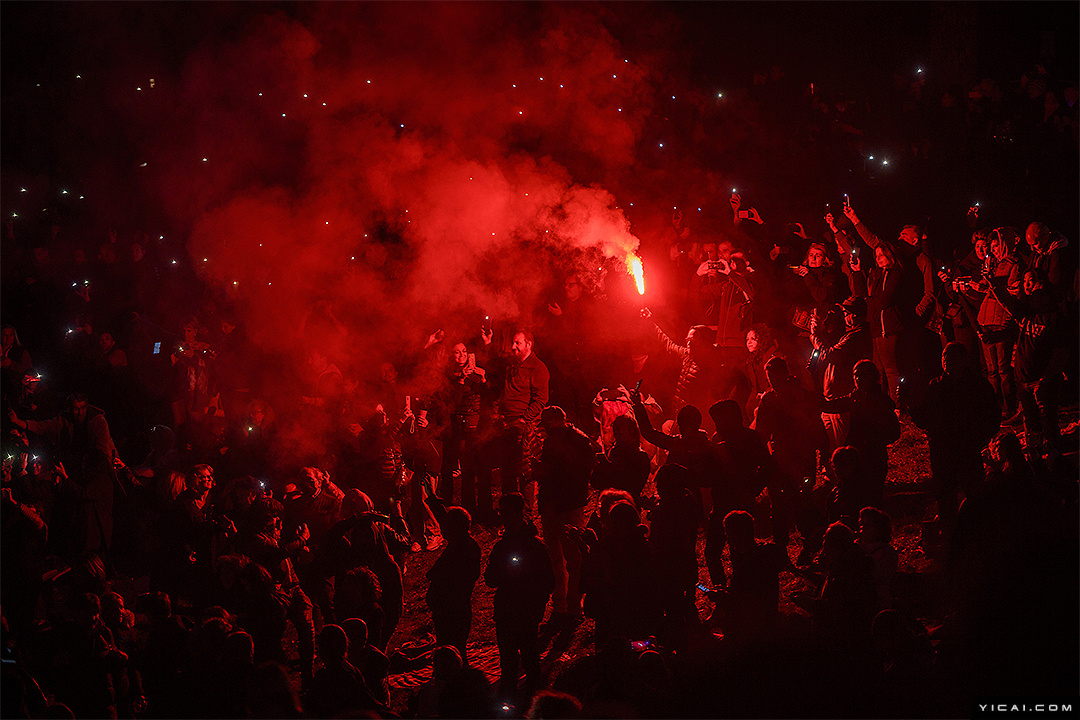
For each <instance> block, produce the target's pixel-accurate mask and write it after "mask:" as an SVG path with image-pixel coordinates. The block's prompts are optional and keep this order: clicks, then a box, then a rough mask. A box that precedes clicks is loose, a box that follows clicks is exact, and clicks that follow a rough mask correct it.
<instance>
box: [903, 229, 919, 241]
mask: <svg viewBox="0 0 1080 720" xmlns="http://www.w3.org/2000/svg"><path fill="white" fill-rule="evenodd" d="M899 239H900V242H903V243H907V244H908V245H918V244H919V234H918V233H917V232H915V228H909V227H906V228H904V229H903V230H901V231H900V238H899Z"/></svg>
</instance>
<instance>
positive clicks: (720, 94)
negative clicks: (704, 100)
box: [716, 93, 724, 98]
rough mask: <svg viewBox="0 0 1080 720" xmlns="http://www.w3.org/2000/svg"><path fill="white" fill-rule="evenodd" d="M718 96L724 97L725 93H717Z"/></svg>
mask: <svg viewBox="0 0 1080 720" xmlns="http://www.w3.org/2000/svg"><path fill="white" fill-rule="evenodd" d="M716 97H718V98H722V97H724V93H716Z"/></svg>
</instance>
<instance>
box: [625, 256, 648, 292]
mask: <svg viewBox="0 0 1080 720" xmlns="http://www.w3.org/2000/svg"><path fill="white" fill-rule="evenodd" d="M626 269H627V270H629V271H630V274H631V275H633V276H634V284H635V285H637V291H638V295H644V294H645V271H644V269H643V268H642V267H641V258H639V257H638V256H637V255H634V254H633V253H630V254H629V255H627V256H626Z"/></svg>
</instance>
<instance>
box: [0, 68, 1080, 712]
mask: <svg viewBox="0 0 1080 720" xmlns="http://www.w3.org/2000/svg"><path fill="white" fill-rule="evenodd" d="M781 77H782V73H780V75H776V73H773V76H772V78H771V82H778V81H779V79H780V78H781ZM755 84H756V85H761V86H762V88H761V93H763V94H764V95H765V96H766V97H764V98H761V99H760V101H761V102H762V103H763V104H764V105H765V106H767V105H768V93H769V87H770V85H769V83H768V82H767V81H766V79H765V78H764V77H762V79H761V82H760V83H755ZM902 86H903V88H904V92H906V93H908V94H909V95H911V96H912V98H913V99H912V98H909V99H910V100H911V103H914V105H912V107H911V108H908V110H910V112H909V113H907V115H908V116H911V117H914V116H915V115H917V113H916V112H915V109H914V108H915V107H916V106H917V105H918V103H917V101H918V100H919V98H920V97H921V95H920V89H921V87H922V85H921V84H920V81H916V82H915V83H914V84H910V85H909V84H908V83H905V82H900V81H899V80H898V85H897V87H898V88H901V87H902ZM1023 87H1024V88H1026V89H1027V92H1028V93H1029V94H1030V99H1031V100H1032V103H1035V102H1036V101H1037V100H1038V101H1041V102H1042V103H1043V106H1044V107H1045V109H1046V113H1045V116H1044V117H1043V118H1042V121H1041V125H1039V123H1035V124H1036V125H1039V126H1040V127H1043V129H1044V130H1045V134H1050V135H1052V136H1053V139H1054V141H1055V143H1056V142H1058V141H1062V142H1065V143H1066V144H1067V141H1068V140H1069V139H1070V138H1071V140H1072V143H1073V144H1074V145H1075V141H1076V128H1077V124H1076V110H1075V96H1076V91H1075V87H1068V88H1066V89H1065V92H1064V96H1063V99H1064V100H1065V101H1066V103H1067V104H1068V109H1067V108H1065V107H1063V106H1062V105H1061V102H1060V99H1058V98H1057V97H1056V95H1052V94H1051V93H1047V92H1046V83H1045V81H1042V82H1041V84H1040V77H1039V76H1035V77H1032V78H1027V79H1025V83H1024V86H1023ZM955 90H956V89H950V90H949V91H948V92H947V93H945V94H943V95H942V97H941V111H942V113H944V114H946V115H949V114H950V113H951V112H952V108H954V107H955V106H956V105H957V104H962V102H963V101H962V99H961V98H960V97H959V95H958V94H957V92H956V91H955ZM755 92H756V90H755ZM976 93H978V94H976ZM999 95H1000V91H998V90H997V89H996V87H995V86H993V84H992V83H991V84H987V83H983V85H982V86H980V88H979V89H978V90H972V91H971V92H969V93H968V105H969V108H968V112H969V113H974V114H979V113H983V112H984V111H985V112H990V111H991V110H994V109H998V108H999V107H1000V102H999V101H1000V97H999ZM995 98H996V99H995ZM814 107H815V109H817V110H819V111H820V113H821V117H820V118H818V121H820V122H817V124H818V125H820V124H821V123H824V118H826V116H827V115H828V114H829V113H830V112H833V110H835V113H840V114H843V113H847V112H848V111H849V108H848V107H847V105H844V104H838V105H836V106H835V107H834V108H833V110H830V108H829V106H828V104H826V103H820V106H819V105H818V103H817V102H815V104H814ZM905 107H907V105H905ZM1031 107H1035V105H1031ZM980 108H982V110H980ZM766 109H767V108H766ZM995 112H996V110H995ZM988 117H989V116H988ZM1032 117H1034V116H1032ZM909 119H910V118H909ZM986 122H987V124H986V128H990V127H991V125H992V123H991V121H990V120H987V121H986ZM1033 122H1034V121H1033ZM811 125H814V123H812V124H811ZM826 125H829V124H828V123H826ZM823 127H824V126H823ZM829 127H832V129H833V132H834V133H839V132H842V133H847V134H848V135H851V136H853V137H854V136H856V135H857V134H859V133H858V131H857V130H856V129H855V128H853V127H852V126H851V124H849V123H848V122H846V121H845V120H844V118H839V119H834V120H833V121H832V122H831V125H829ZM994 127H997V126H996V125H995V126H994ZM999 129H1000V128H999ZM1006 130H1007V128H1006ZM815 132H817V133H821V132H824V130H823V129H822V128H821V127H819V128H818V129H817V130H816V131H815ZM905 132H907V131H905ZM988 132H989V130H988ZM1002 132H1005V130H1002ZM911 146H912V148H913V150H912V151H913V153H914V154H915V155H916V156H918V155H919V154H920V153H922V154H924V155H925V148H924V147H923V144H922V142H921V141H920V140H919V138H918V137H914V136H912V140H911ZM729 204H730V207H731V220H730V224H728V223H727V222H726V220H725V222H724V224H723V227H722V229H721V230H719V231H718V232H717V233H715V234H708V233H705V232H702V230H701V229H700V228H689V227H687V225H686V224H685V223H684V219H683V217H682V214H681V213H680V212H678V211H676V212H675V214H674V215H673V216H672V218H671V230H670V232H669V234H668V235H667V236H665V237H663V238H649V239H648V242H647V246H643V247H642V249H641V254H642V257H643V258H644V262H645V273H646V278H647V283H648V284H649V287H650V294H649V296H648V298H649V302H648V304H649V306H650V307H648V308H646V307H643V306H641V305H640V304H635V302H629V303H628V302H627V301H626V300H625V298H622V297H620V295H619V293H618V291H617V287H616V283H614V282H611V283H610V286H609V287H604V286H603V285H602V284H601V285H598V284H597V283H596V281H595V278H592V277H587V276H586V275H585V274H584V273H583V272H579V271H577V270H575V269H570V270H568V271H567V272H566V273H565V274H564V275H563V276H562V277H560V278H558V281H557V282H556V283H555V285H554V287H553V288H552V290H551V293H550V295H549V296H547V297H544V298H542V299H541V300H540V302H539V303H538V305H537V307H536V308H535V309H534V311H532V312H526V313H524V314H523V315H522V316H520V317H515V318H495V319H494V321H493V320H492V319H490V318H485V320H484V322H483V323H481V324H480V326H478V327H471V326H470V322H471V321H468V320H466V319H463V318H452V317H447V318H445V323H444V324H443V326H442V327H440V328H434V329H433V331H431V332H430V334H429V335H427V336H426V338H425V337H421V338H419V340H418V341H417V342H416V343H415V346H414V347H405V348H379V349H378V351H379V352H382V358H381V362H379V363H375V364H371V363H364V364H363V366H361V364H360V363H356V362H354V360H353V358H351V357H350V356H349V354H348V352H347V351H345V352H343V348H348V347H349V346H350V343H351V342H353V340H354V339H355V338H356V337H357V336H360V337H362V332H360V331H359V330H358V329H357V328H355V327H349V326H348V321H347V319H346V320H345V321H343V320H342V319H340V318H339V313H338V312H336V311H335V306H334V304H333V303H332V302H329V301H327V300H322V301H319V302H316V303H313V304H312V307H311V308H310V310H309V313H308V315H307V317H306V318H305V322H304V327H303V328H302V329H301V331H300V333H299V337H298V338H297V342H296V343H295V344H294V345H292V346H288V347H286V345H285V344H284V343H283V345H282V347H281V348H280V350H281V352H279V353H275V352H272V351H271V350H269V349H267V348H264V347H259V346H258V345H256V344H255V343H254V342H252V341H251V340H250V339H249V338H248V337H247V335H246V328H245V327H244V321H243V318H242V315H240V314H239V312H238V311H237V310H236V309H235V307H233V306H232V305H231V304H230V302H229V298H228V296H226V295H224V294H218V293H215V292H213V291H211V290H209V289H208V288H206V287H205V286H204V285H203V284H202V283H201V282H200V281H198V280H197V278H196V277H195V276H194V275H193V274H190V273H187V272H186V271H184V272H179V271H176V270H177V269H176V268H175V267H174V266H175V265H176V263H177V260H175V259H172V258H171V257H170V254H169V253H166V252H165V246H164V245H163V244H162V243H160V242H157V241H155V240H153V239H152V238H150V237H149V236H146V235H141V236H139V237H136V238H134V239H133V240H131V241H125V240H123V239H121V238H118V236H117V234H116V233H115V232H110V233H109V235H108V237H107V239H105V240H103V241H101V242H100V243H97V244H96V247H93V248H90V247H88V246H77V245H75V244H72V243H68V242H67V238H65V237H64V234H63V230H62V228H60V227H54V228H53V229H52V230H51V232H50V233H48V234H47V236H46V237H44V238H40V239H35V242H26V241H25V239H24V238H21V237H18V238H17V237H16V236H15V231H14V227H13V225H12V224H11V223H9V224H8V227H7V238H6V240H5V243H4V245H5V257H4V263H3V265H4V278H3V282H4V287H3V293H4V302H3V330H2V336H0V340H2V376H0V380H2V392H3V417H2V421H3V443H4V448H3V451H4V461H3V495H2V513H3V514H2V532H3V542H2V546H0V552H2V562H3V578H2V580H3V582H2V583H0V591H2V601H0V606H2V613H3V652H4V665H3V681H4V693H3V699H2V703H3V714H4V716H5V717H126V718H132V717H256V718H257V717H305V716H308V717H393V716H397V715H410V716H416V717H493V716H506V715H508V714H515V713H516V714H518V715H522V716H528V717H548V718H555V717H663V716H669V717H716V716H718V715H722V714H723V715H730V716H737V717H742V716H746V717H749V716H761V715H768V716H859V717H871V716H894V717H914V716H926V717H947V716H958V715H959V716H962V715H967V714H969V712H970V710H971V705H970V703H971V698H973V697H976V696H981V695H995V694H997V695H1000V694H1002V693H1016V694H1025V695H1038V694H1054V693H1060V694H1070V695H1071V694H1075V692H1076V689H1077V688H1076V683H1075V678H1076V675H1077V673H1076V653H1075V643H1074V641H1075V637H1076V634H1077V627H1076V623H1077V615H1076V607H1077V602H1078V600H1077V596H1076V590H1077V588H1076V583H1075V582H1072V581H1068V582H1065V583H1063V584H1062V583H1061V582H1060V578H1061V577H1065V578H1072V579H1075V574H1076V567H1077V562H1076V560H1077V558H1076V553H1077V537H1078V529H1077V483H1076V478H1077V470H1076V450H1077V447H1076V435H1075V433H1071V434H1065V435H1063V434H1062V431H1061V422H1060V417H1059V409H1060V407H1061V406H1075V405H1076V403H1077V397H1078V390H1077V388H1078V384H1077V383H1078V378H1077V375H1076V369H1077V367H1078V365H1080V362H1078V358H1077V347H1078V344H1080V341H1078V335H1077V328H1078V325H1080V315H1078V299H1077V298H1078V290H1080V275H1078V270H1077V261H1076V253H1075V249H1076V248H1075V243H1070V241H1069V240H1068V239H1066V237H1065V236H1064V235H1063V234H1062V233H1061V232H1055V229H1054V228H1051V227H1048V226H1047V225H1046V224H1044V223H1043V222H1042V221H1040V220H1039V218H1031V217H1025V218H1016V219H1015V220H1014V223H1015V225H1013V226H1009V225H1001V226H996V227H994V226H987V225H986V224H985V223H984V222H983V221H982V220H981V218H980V213H981V209H980V207H979V206H978V205H973V206H971V207H967V208H961V209H960V210H959V211H958V212H957V214H956V215H957V217H956V220H957V223H956V224H958V225H964V224H966V225H967V227H968V230H969V232H970V243H967V242H966V241H965V242H964V243H963V244H962V245H961V246H960V247H958V248H950V249H948V250H943V249H941V248H937V247H935V245H932V244H931V243H932V242H933V241H934V240H936V238H934V237H928V235H927V233H926V232H925V231H924V229H923V228H922V227H921V226H920V225H919V224H917V223H915V222H912V223H910V224H905V225H904V226H902V227H899V228H894V229H893V230H894V233H892V234H890V233H887V232H886V229H885V228H881V227H880V226H876V223H875V220H874V218H872V217H865V218H864V217H861V216H860V214H859V212H858V211H857V210H856V206H855V205H853V203H852V202H851V201H850V199H849V198H847V197H845V198H844V201H843V204H842V205H841V204H839V203H838V204H837V207H836V208H835V209H834V210H833V209H830V210H829V211H828V212H827V213H825V214H824V217H823V218H822V220H823V221H824V227H825V232H824V233H822V234H820V235H818V236H815V233H814V232H812V228H810V223H809V222H807V224H806V228H810V229H811V232H808V231H807V229H806V228H804V226H803V225H802V224H795V225H793V226H791V227H790V232H787V231H785V232H782V233H781V232H774V231H772V230H771V229H769V228H768V226H767V224H766V220H767V218H763V214H762V212H764V214H765V215H766V216H767V215H768V212H766V211H764V209H763V210H762V212H759V209H758V208H756V207H746V206H745V205H744V202H743V198H742V197H741V195H740V194H739V193H738V192H732V194H731V196H730V198H729ZM856 204H857V203H856ZM965 210H966V212H965ZM815 220H816V219H815ZM867 222H869V223H870V224H869V225H867ZM871 227H876V231H877V232H875V230H872V229H871ZM894 235H895V238H896V239H895V240H890V239H888V238H891V237H893V236H894ZM656 288H659V289H658V290H657V289H656ZM639 309H640V312H639ZM430 330H432V328H428V329H426V330H425V334H426V333H427V332H428V331H430ZM329 337H334V338H338V339H341V338H346V339H347V341H346V342H332V343H331V342H325V341H326V339H327V338H329ZM283 356H288V361H285V360H283V359H282V358H283ZM297 359H299V362H296V360H297ZM298 365H299V366H301V367H300V370H297V366H298ZM368 367H371V368H373V371H366V372H365V369H366V368H368ZM297 388H302V389H300V390H297ZM905 431H906V432H908V433H925V436H926V437H927V439H928V442H929V461H930V467H931V475H930V478H929V483H928V484H929V487H928V488H924V489H925V490H927V493H926V495H925V497H923V496H920V500H919V502H921V503H922V506H920V507H921V509H922V510H925V511H926V516H925V522H923V523H922V529H921V532H922V540H921V546H922V548H923V550H924V551H925V552H926V554H927V555H929V556H933V557H935V558H937V559H938V560H940V563H941V566H942V567H943V568H944V570H943V577H942V578H940V588H939V589H940V591H941V592H940V596H941V597H940V600H939V602H940V603H941V605H942V614H943V616H944V618H945V620H944V623H943V624H942V625H941V626H940V627H935V628H932V629H931V628H927V627H926V626H925V625H924V624H923V622H921V621H920V616H919V614H918V607H916V604H915V603H913V601H912V600H911V598H910V597H909V596H905V595H904V594H903V593H902V592H901V588H900V587H899V586H898V563H899V559H898V551H897V548H896V547H895V546H894V545H893V544H892V542H891V537H892V519H891V518H890V516H889V514H888V513H887V508H888V507H889V505H890V500H891V496H892V495H893V494H894V493H893V492H892V491H891V490H890V487H889V483H890V479H895V478H890V474H891V473H892V472H893V471H894V469H895V467H896V453H897V452H898V451H897V450H896V448H894V447H892V446H893V445H894V444H895V443H896V442H897V440H898V439H899V438H901V436H902V434H903V433H904V432H905ZM907 452H911V451H910V450H908V451H907ZM478 526H483V527H485V528H488V529H498V530H499V531H500V535H499V539H498V541H497V542H495V544H494V545H493V546H491V547H490V548H484V547H481V545H480V544H479V543H478V542H477V539H476V538H477V535H478V533H477V532H476V529H477V527H478ZM418 553H433V554H434V553H437V554H438V555H437V559H435V561H434V562H433V564H431V566H430V570H428V572H427V574H426V581H427V583H426V595H425V601H426V605H427V608H428V610H429V612H430V619H431V623H432V626H433V628H434V635H435V644H436V646H435V647H434V648H433V649H431V651H430V653H429V655H427V657H429V658H430V663H431V666H432V678H431V680H430V681H429V682H427V683H426V684H424V685H423V687H422V688H421V689H420V690H419V691H418V692H417V693H416V694H415V695H414V696H413V697H412V698H411V699H410V700H409V701H408V702H406V703H402V702H400V701H396V700H395V699H394V698H393V697H392V695H391V692H390V675H391V667H392V664H391V659H390V658H389V657H388V653H389V654H390V655H391V656H392V655H393V654H394V651H395V650H396V649H397V648H398V647H400V646H401V645H402V644H403V643H404V641H408V640H415V639H416V638H409V637H403V634H402V633H401V632H398V629H399V624H400V621H401V618H402V614H403V611H404V607H405V600H406V597H405V595H406V581H405V570H406V565H407V563H408V561H409V558H410V556H412V555H415V554H418ZM791 576H796V577H798V578H800V580H801V582H802V583H803V587H804V588H806V589H805V590H803V591H802V592H799V593H797V594H795V595H794V596H793V597H792V598H791V602H792V603H794V605H795V606H797V607H798V608H799V610H798V612H791V611H783V610H782V604H781V579H782V578H783V577H791ZM480 582H483V583H484V584H485V585H486V586H488V587H489V588H492V589H493V590H494V606H493V611H492V615H493V622H494V627H495V633H494V635H495V637H494V642H495V645H496V647H497V650H498V656H499V670H500V676H499V680H498V682H497V684H494V685H492V684H490V683H489V682H488V680H487V678H486V676H485V675H484V673H483V672H481V671H480V670H479V669H477V668H476V667H475V666H474V665H473V664H472V661H473V660H475V658H470V652H471V649H470V639H472V640H477V639H478V638H477V636H476V635H477V634H476V632H475V626H476V625H477V623H474V619H475V618H474V615H475V614H476V612H477V605H476V603H475V602H474V597H475V593H476V588H477V585H478V584H479V583H480ZM702 597H703V598H704V602H702V600H701V598H702ZM702 604H704V605H705V606H707V607H709V608H711V609H712V611H711V613H707V614H706V615H704V616H703V615H702V613H701V611H700V609H699V606H701V605H702ZM484 611H485V612H486V610H484ZM586 619H588V622H591V623H592V624H593V626H594V631H593V633H592V640H593V650H594V651H593V652H592V653H586V654H583V655H581V656H580V657H577V658H576V659H574V660H573V661H572V662H570V663H569V664H568V666H566V667H564V668H562V669H561V671H560V672H559V673H558V674H557V675H556V676H554V677H548V676H546V675H545V673H543V672H542V669H541V667H542V666H541V652H542V647H541V636H542V633H543V632H547V631H549V630H550V631H551V632H555V633H573V632H574V630H575V628H578V627H579V626H580V625H581V624H582V623H583V622H586ZM931 630H932V631H933V632H931ZM293 637H295V643H293V642H292V638H293ZM473 647H475V645H473ZM294 673H295V675H296V676H298V678H299V681H298V682H294ZM1061 677H1066V678H1070V680H1067V681H1064V682H1062V681H1060V680H1059V678H1061ZM1070 683H1071V684H1070Z"/></svg>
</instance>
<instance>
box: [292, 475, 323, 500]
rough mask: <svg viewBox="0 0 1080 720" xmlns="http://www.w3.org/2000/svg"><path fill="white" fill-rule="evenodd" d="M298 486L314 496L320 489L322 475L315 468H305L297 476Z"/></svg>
mask: <svg viewBox="0 0 1080 720" xmlns="http://www.w3.org/2000/svg"><path fill="white" fill-rule="evenodd" d="M297 483H298V484H299V485H300V488H301V489H302V490H303V491H304V492H305V493H307V494H308V495H311V496H315V495H318V494H319V491H320V490H322V476H321V475H320V474H319V471H318V470H316V469H315V468H305V469H304V472H303V474H302V475H301V476H300V477H299V478H297Z"/></svg>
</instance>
